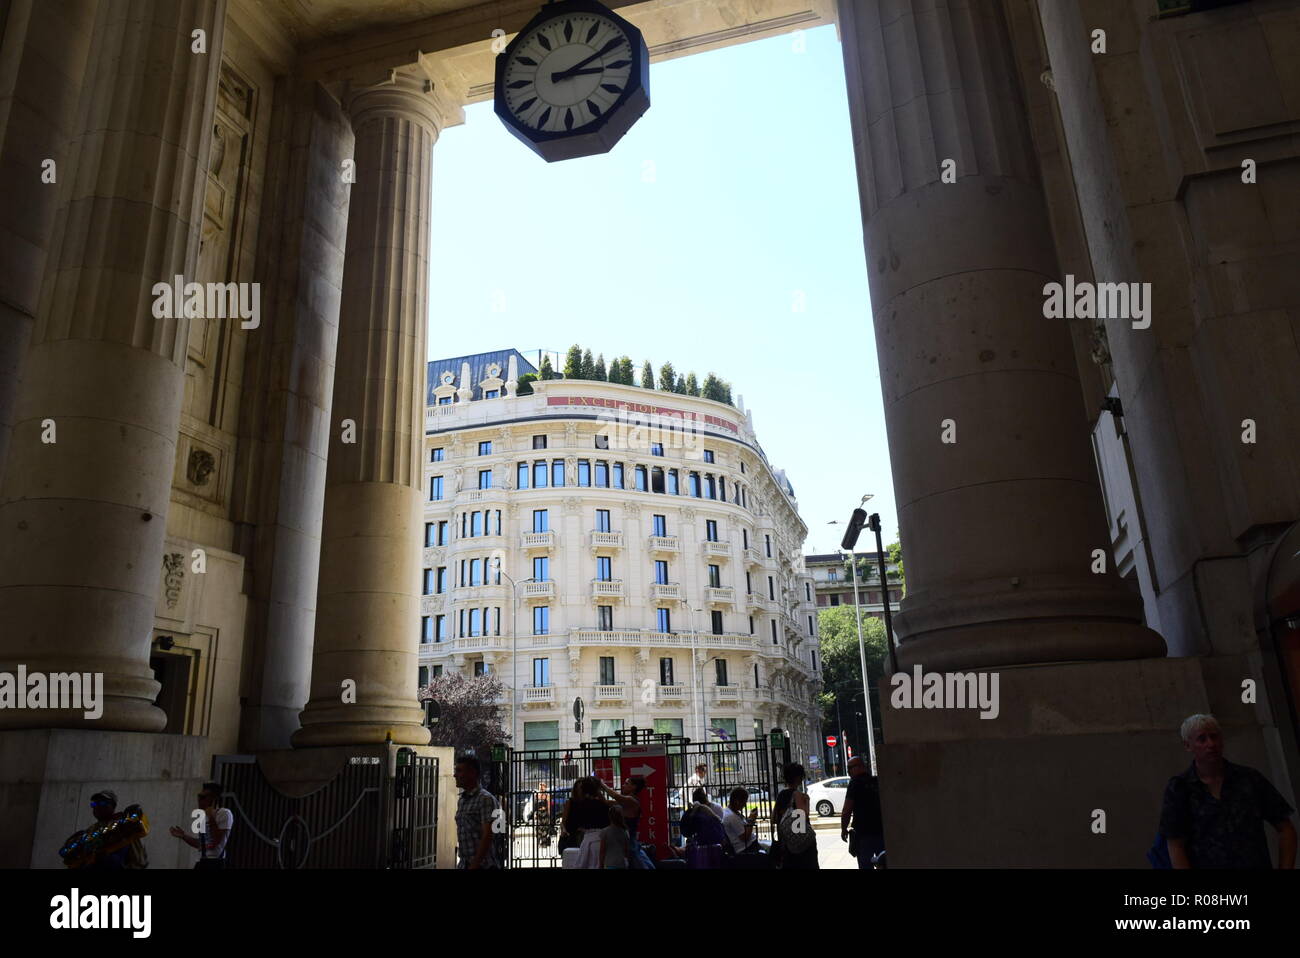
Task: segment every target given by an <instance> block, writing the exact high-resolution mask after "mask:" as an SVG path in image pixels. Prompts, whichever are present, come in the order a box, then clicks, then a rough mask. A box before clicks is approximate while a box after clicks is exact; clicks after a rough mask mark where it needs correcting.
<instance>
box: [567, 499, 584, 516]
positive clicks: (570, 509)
mask: <svg viewBox="0 0 1300 958" xmlns="http://www.w3.org/2000/svg"><path fill="white" fill-rule="evenodd" d="M564 514H565V515H566V516H580V515H582V500H581V499H579V498H578V497H577V496H568V497H567V498H566V499H565V500H564Z"/></svg>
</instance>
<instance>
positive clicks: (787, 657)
mask: <svg viewBox="0 0 1300 958" xmlns="http://www.w3.org/2000/svg"><path fill="white" fill-rule="evenodd" d="M530 370H531V367H529V366H527V364H526V361H525V360H524V359H523V357H522V356H520V355H519V354H518V353H514V352H513V351H508V352H506V353H492V354H480V355H479V356H470V357H458V358H456V359H451V360H441V361H434V362H432V363H430V364H429V405H428V407H427V409H426V420H425V426H426V436H425V446H426V453H425V464H424V469H425V496H426V504H425V540H424V567H425V571H424V583H423V591H424V595H423V596H422V599H421V603H422V608H421V624H420V628H421V644H420V676H421V682H422V683H423V682H425V681H428V680H429V679H430V678H432V677H433V676H435V675H438V674H443V673H446V672H449V671H452V670H457V671H461V672H462V673H464V674H466V675H474V674H479V673H482V672H485V671H490V672H495V673H496V674H497V675H498V676H499V677H500V678H501V680H502V683H503V684H504V685H505V687H506V693H505V702H504V703H503V704H505V705H506V707H507V717H506V721H507V723H509V724H510V725H512V726H513V731H512V737H513V741H514V743H515V744H516V746H517V747H523V748H568V747H572V746H575V745H577V744H578V743H580V742H584V741H590V740H592V739H594V738H596V737H598V736H600V735H606V734H610V733H612V732H614V731H616V730H618V729H627V728H632V727H637V728H643V729H651V730H655V731H659V732H669V733H672V734H676V735H681V736H685V737H688V738H690V739H692V740H693V741H702V740H703V741H709V742H723V741H727V740H729V739H734V738H752V737H754V736H755V735H756V734H762V735H765V734H767V733H768V732H770V731H771V729H772V728H774V727H780V728H783V729H785V730H786V731H787V732H788V733H789V735H790V736H791V746H792V754H793V755H797V756H800V757H801V758H802V759H805V760H806V759H807V757H808V756H810V755H813V754H816V753H817V751H818V750H817V747H816V742H817V739H818V737H819V736H820V725H819V719H818V714H819V712H818V708H817V705H816V701H815V698H816V694H817V692H819V691H820V689H821V673H820V668H821V665H820V655H819V652H818V639H817V632H816V629H817V618H816V611H815V609H816V594H815V592H814V591H813V585H812V579H811V577H809V576H807V575H805V574H804V573H803V571H802V564H801V562H800V556H801V554H802V553H801V547H802V544H803V541H804V538H805V535H806V532H807V529H806V526H805V525H804V523H803V521H802V520H801V519H800V518H799V513H798V509H797V502H796V501H795V498H794V494H793V489H792V488H791V486H790V484H789V483H788V482H787V481H786V479H785V476H784V474H783V473H782V472H781V471H779V470H775V469H773V468H772V467H771V465H770V464H769V463H768V461H767V458H766V456H765V455H764V453H763V451H762V449H761V448H760V447H759V445H758V442H757V440H756V438H755V435H754V429H753V421H752V417H751V416H748V415H746V414H745V413H744V412H742V411H741V410H739V409H737V408H735V407H732V406H730V405H726V404H724V403H720V402H714V401H712V400H706V399H701V398H698V397H694V396H685V395H680V394H676V393H668V392H660V391H655V390H647V389H642V388H639V387H636V386H626V385H620V384H615V383H608V382H600V381H586V380H550V381H547V382H535V383H533V384H532V386H533V393H532V394H531V395H522V396H520V395H517V394H516V385H517V383H516V376H517V375H520V374H522V373H523V372H527V371H530ZM577 699H581V700H582V703H583V706H584V713H585V714H584V717H583V728H582V731H578V730H577V729H576V727H575V722H574V703H575V700H577ZM511 713H513V714H511Z"/></svg>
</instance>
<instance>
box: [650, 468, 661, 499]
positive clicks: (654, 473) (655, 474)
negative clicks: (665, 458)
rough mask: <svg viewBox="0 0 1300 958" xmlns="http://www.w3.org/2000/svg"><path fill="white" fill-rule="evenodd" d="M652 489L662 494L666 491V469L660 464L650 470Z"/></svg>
mask: <svg viewBox="0 0 1300 958" xmlns="http://www.w3.org/2000/svg"><path fill="white" fill-rule="evenodd" d="M650 491H651V492H657V493H660V494H661V495H662V494H663V491H664V471H663V468H662V467H660V466H655V467H654V468H653V469H651V470H650Z"/></svg>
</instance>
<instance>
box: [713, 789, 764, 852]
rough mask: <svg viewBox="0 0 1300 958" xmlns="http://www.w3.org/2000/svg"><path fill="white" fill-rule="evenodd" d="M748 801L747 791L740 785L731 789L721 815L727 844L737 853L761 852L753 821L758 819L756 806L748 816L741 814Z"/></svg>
mask: <svg viewBox="0 0 1300 958" xmlns="http://www.w3.org/2000/svg"><path fill="white" fill-rule="evenodd" d="M748 801H749V792H747V791H746V790H745V789H743V788H741V787H740V786H736V787H735V788H733V789H732V790H731V798H730V799H729V800H728V802H727V810H726V812H724V813H723V816H722V827H723V829H724V830H725V831H726V833H727V844H728V846H729V847H730V849H731V851H732V852H734V853H735V854H737V855H745V854H753V853H755V852H761V851H762V850H763V848H762V846H761V845H760V844H759V842H758V834H757V830H756V828H755V823H756V822H757V821H758V808H757V807H756V808H754V809H753V811H751V812H750V813H749V815H748V817H746V816H743V815H741V812H742V811H744V809H745V803H746V802H748Z"/></svg>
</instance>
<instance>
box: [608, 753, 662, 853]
mask: <svg viewBox="0 0 1300 958" xmlns="http://www.w3.org/2000/svg"><path fill="white" fill-rule="evenodd" d="M597 781H600V780H599V779H597ZM600 787H601V791H602V792H603V794H604V795H605V796H606V797H607V798H608V799H609V800H610V801H612V802H614V803H615V804H616V805H618V806H619V807H620V808H622V810H623V818H624V820H625V821H626V822H627V835H628V841H629V842H631V847H630V850H629V852H628V867H629V868H649V869H653V868H654V867H655V865H654V862H653V861H652V860H651V859H650V856H649V855H647V854H646V853H645V849H644V848H642V847H641V844H640V842H639V840H638V838H637V832H638V830H639V829H640V825H641V812H642V806H641V793H642V792H644V791H645V777H644V776H642V775H633V776H632V777H631V778H628V779H625V780H624V782H623V787H622V788H621V789H619V791H617V792H616V791H614V790H613V789H612V788H610V787H609V786H607V785H606V784H605V783H604V782H600Z"/></svg>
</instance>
